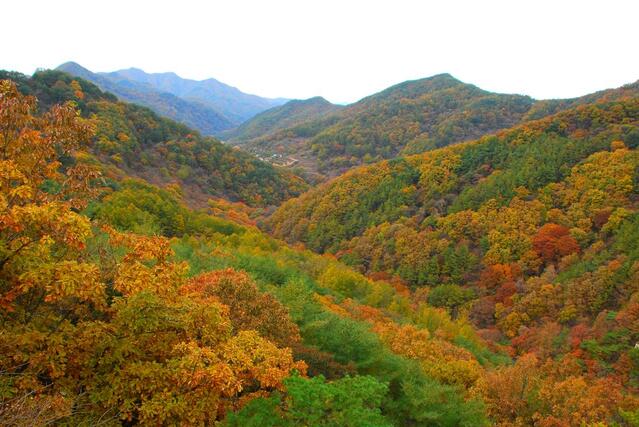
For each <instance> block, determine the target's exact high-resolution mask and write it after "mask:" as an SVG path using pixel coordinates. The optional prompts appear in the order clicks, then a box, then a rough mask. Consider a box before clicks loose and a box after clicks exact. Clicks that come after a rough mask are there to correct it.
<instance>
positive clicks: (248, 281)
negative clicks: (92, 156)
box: [0, 75, 626, 426]
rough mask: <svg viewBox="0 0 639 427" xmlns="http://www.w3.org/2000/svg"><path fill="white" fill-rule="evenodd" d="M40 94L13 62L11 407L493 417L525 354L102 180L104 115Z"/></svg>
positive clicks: (2, 136) (258, 417) (385, 419)
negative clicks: (496, 395) (95, 149)
mask: <svg viewBox="0 0 639 427" xmlns="http://www.w3.org/2000/svg"><path fill="white" fill-rule="evenodd" d="M16 77H19V76H16ZM59 77H60V76H59V75H58V78H59ZM38 81H39V80H38V79H37V78H36V79H34V82H38ZM79 84H80V83H78V85H79ZM58 86H60V85H58ZM88 88H90V87H88ZM87 92H88V91H87ZM42 93H43V94H44V93H46V92H42ZM98 94H99V93H98ZM49 101H51V99H49ZM35 102H36V101H35V99H34V98H32V97H25V96H24V95H22V94H20V92H19V91H18V90H17V88H16V87H15V86H14V84H13V83H12V82H10V81H8V80H3V81H0V111H2V114H1V115H0V144H1V145H2V147H4V148H3V150H2V155H1V157H0V164H2V169H3V173H2V177H0V185H1V188H2V192H1V193H0V201H1V202H2V203H0V209H1V211H2V212H0V224H1V228H0V236H1V239H2V250H1V252H0V256H1V257H2V259H1V262H0V316H1V317H0V318H1V328H0V338H2V339H0V424H2V425H44V424H52V423H55V424H63V425H97V424H107V425H114V424H120V423H122V424H125V425H131V424H142V425H160V424H166V425H173V424H183V423H185V422H187V421H188V422H189V423H193V424H213V423H215V422H222V425H238V426H239V425H241V426H246V425H260V426H267V425H272V426H281V425H330V426H338V425H340V426H349V425H352V426H370V425H376V426H383V425H416V424H429V425H467V426H470V425H485V424H487V423H488V419H489V418H488V417H489V416H490V411H491V410H490V408H491V407H492V406H491V403H490V401H489V399H490V397H489V396H490V394H489V393H490V390H491V387H490V386H488V385H487V384H488V383H487V382H486V380H485V375H487V372H488V371H487V369H491V372H493V374H492V375H497V376H501V375H504V374H502V373H501V371H500V370H494V369H496V368H497V367H498V366H501V365H502V364H504V363H505V362H506V361H507V357H505V356H504V355H500V354H497V353H495V352H494V351H493V350H490V349H489V348H488V347H487V345H486V344H485V342H484V341H483V340H482V339H481V338H479V337H478V336H477V335H476V334H475V333H474V332H473V331H472V329H471V328H470V327H469V325H468V324H467V323H466V322H465V321H464V320H462V319H458V320H452V319H451V318H450V317H449V315H448V314H447V313H446V311H445V310H442V309H437V308H432V307H429V306H428V305H426V304H425V303H424V302H412V300H411V295H410V292H409V290H408V289H407V288H405V287H404V286H402V285H401V284H398V283H392V282H386V281H373V280H370V279H367V278H365V277H364V276H362V275H360V274H358V273H356V272H354V271H352V270H350V269H348V268H347V267H345V266H344V265H342V264H340V263H339V262H337V261H336V260H334V259H331V258H326V257H321V256H318V255H314V254H312V253H310V252H308V251H302V250H298V249H292V248H289V247H287V246H285V245H283V244H282V243H280V242H277V241H275V240H273V239H272V238H269V237H267V236H265V235H264V234H262V233H261V232H259V231H258V230H257V229H256V228H254V227H251V226H241V225H238V224H237V223H232V222H228V221H225V220H223V219H220V218H216V217H214V216H211V215H210V214H209V213H207V212H206V211H193V210H189V209H188V208H186V207H185V206H184V205H183V204H182V202H181V201H180V199H179V196H177V195H176V194H177V193H176V191H174V189H160V188H158V187H154V186H152V185H150V184H148V183H145V182H143V181H141V180H132V179H124V180H120V181H112V182H110V183H109V185H108V186H104V180H103V179H101V177H100V170H99V167H97V166H99V165H96V164H93V162H88V163H87V156H88V154H87V150H88V149H89V147H90V145H91V143H92V141H93V140H94V138H93V135H94V132H95V127H94V125H93V123H92V122H91V119H89V118H84V117H82V116H81V115H80V114H79V111H77V110H75V106H74V104H73V103H67V104H64V105H53V106H51V107H50V108H48V109H47V108H44V105H46V104H44V105H42V104H41V108H40V112H41V114H35V112H36V104H35ZM414 345H417V346H418V348H419V351H418V352H415V351H414V350H413V349H412V348H413V347H414ZM499 369H502V368H499ZM615 405H616V406H615V409H614V410H615V411H616V407H617V406H620V405H621V406H623V407H625V406H626V404H625V403H624V402H618V403H616V404H615Z"/></svg>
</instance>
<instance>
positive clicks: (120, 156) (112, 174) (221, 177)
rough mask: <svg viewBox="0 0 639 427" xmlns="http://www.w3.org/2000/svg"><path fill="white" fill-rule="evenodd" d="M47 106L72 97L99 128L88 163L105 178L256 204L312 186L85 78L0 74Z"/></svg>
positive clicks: (193, 197)
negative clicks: (177, 186) (134, 179)
mask: <svg viewBox="0 0 639 427" xmlns="http://www.w3.org/2000/svg"><path fill="white" fill-rule="evenodd" d="M2 77H9V78H11V79H13V80H14V81H16V83H17V85H18V87H19V89H20V90H21V91H22V92H24V93H25V94H29V95H35V96H36V97H37V98H38V99H39V100H40V103H41V109H44V110H46V109H47V108H49V107H50V106H52V105H54V104H56V103H59V102H63V101H73V102H74V103H75V104H76V105H77V107H78V109H79V111H80V112H81V114H82V116H83V117H85V118H89V119H91V120H92V122H93V123H94V126H95V128H96V132H95V136H94V138H93V139H94V144H93V145H92V147H91V149H90V150H88V151H87V152H86V156H88V158H87V159H85V161H87V162H100V163H101V167H102V168H103V169H104V172H105V176H107V177H109V178H122V177H125V176H137V177H141V178H144V179H146V180H148V181H150V182H153V183H157V184H163V185H166V184H180V185H181V187H182V191H184V193H185V194H186V195H187V198H188V199H189V201H191V202H192V203H193V204H196V205H197V204H206V200H207V199H208V198H209V197H225V198H228V199H230V200H233V201H242V202H244V203H247V204H249V205H252V206H267V205H276V204H279V203H280V202H281V201H283V200H285V199H287V198H289V197H291V196H294V195H299V194H300V193H301V192H302V191H303V190H305V189H306V188H307V185H306V183H305V182H304V181H303V180H302V179H301V178H299V177H297V176H295V175H293V174H292V173H290V172H288V171H286V170H283V169H280V168H276V167H273V166H271V165H269V164H267V163H264V162H261V161H259V160H257V159H256V158H255V157H254V156H252V155H249V154H246V153H244V152H241V151H238V150H235V149H232V148H230V147H228V146H226V145H224V144H222V143H221V142H220V141H218V140H216V139H215V138H213V137H206V136H201V135H200V134H199V133H198V132H196V131H194V130H192V129H189V128H188V127H186V126H184V125H182V124H179V123H176V122H174V121H172V120H169V119H165V118H162V117H160V116H158V115H157V114H155V113H153V112H152V111H151V110H149V109H147V108H145V107H140V106H138V105H135V104H128V103H125V102H119V101H117V99H116V98H115V97H114V96H113V95H112V94H110V93H107V92H102V91H101V90H100V89H98V88H97V87H96V86H94V85H93V84H92V83H90V82H87V81H86V80H83V79H79V78H74V77H72V76H70V75H69V74H66V73H63V72H60V71H41V72H37V73H35V74H34V75H33V77H26V76H23V75H20V74H16V73H7V72H1V71H0V78H2Z"/></svg>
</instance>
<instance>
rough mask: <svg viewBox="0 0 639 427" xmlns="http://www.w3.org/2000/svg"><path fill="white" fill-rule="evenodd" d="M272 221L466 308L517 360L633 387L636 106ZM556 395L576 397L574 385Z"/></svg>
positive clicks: (460, 153) (433, 159)
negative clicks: (583, 371) (584, 372)
mask: <svg viewBox="0 0 639 427" xmlns="http://www.w3.org/2000/svg"><path fill="white" fill-rule="evenodd" d="M268 225H269V226H270V227H271V229H272V231H273V233H274V234H275V236H277V237H280V238H286V239H288V240H289V241H291V242H293V241H297V242H303V243H305V244H306V245H307V247H309V248H312V249H314V250H318V251H323V250H325V251H329V252H333V253H335V255H336V256H337V258H338V259H340V260H342V261H343V262H346V263H347V264H350V265H351V266H353V267H355V268H357V269H359V271H360V272H363V273H367V274H372V275H375V276H376V277H393V276H395V277H397V278H400V279H401V280H403V281H405V282H406V283H408V284H410V285H411V286H412V287H413V288H414V289H416V291H417V290H419V289H422V290H423V294H424V295H425V298H426V299H427V300H428V301H429V303H431V304H433V305H435V306H439V307H446V308H447V309H448V310H449V311H450V312H451V313H453V314H454V313H457V312H458V311H459V310H462V312H463V310H464V308H466V309H468V311H467V312H466V314H467V315H468V316H469V318H470V319H471V321H472V322H473V323H474V325H475V326H476V327H477V328H481V334H482V335H483V336H485V337H490V339H493V340H495V341H498V342H502V343H508V344H509V346H510V351H511V354H513V355H516V356H518V357H521V358H520V359H519V362H518V363H523V360H524V357H529V356H530V355H534V358H533V359H532V360H547V361H548V363H550V364H551V365H552V363H553V362H550V361H551V360H554V361H558V363H560V364H562V365H563V366H564V368H565V369H567V370H568V371H572V370H573V369H574V370H575V372H579V371H580V370H581V369H582V368H578V366H581V367H586V366H587V367H588V368H587V370H588V371H589V372H590V373H591V374H592V375H594V376H596V377H598V378H600V381H601V386H602V387H603V388H606V387H607V386H606V385H605V384H615V383H616V384H625V385H624V387H627V391H628V392H629V393H631V394H633V393H636V390H637V384H638V382H637V381H638V380H639V363H637V360H639V359H637V354H638V351H637V349H636V347H635V343H636V342H637V341H638V340H639V323H638V322H637V320H638V317H637V313H639V311H638V310H637V308H638V307H639V306H638V301H639V288H638V287H637V283H639V282H637V280H638V279H639V276H638V271H639V247H638V246H637V242H639V236H638V235H637V232H638V230H639V98H632V99H628V100H623V101H615V102H600V103H595V104H590V105H583V106H579V107H576V108H574V109H571V110H567V111H565V112H562V113H559V114H556V115H554V116H551V117H548V118H544V119H541V120H538V121H532V122H528V123H526V124H523V125H520V126H517V127H515V128H513V129H509V130H506V131H502V132H499V133H498V134H497V135H495V136H486V137H483V138H481V139H479V140H477V141H473V142H467V143H462V144H457V145H453V146H450V147H446V148H442V149H438V150H434V151H430V152H427V153H424V154H420V155H415V156H408V157H403V158H398V159H394V160H389V161H384V162H380V163H376V164H374V165H370V166H366V167H360V168H356V169H354V170H351V171H349V172H347V173H346V174H345V175H343V176H341V177H339V178H336V179H334V180H333V181H330V182H328V183H326V184H324V185H322V186H320V187H318V188H315V189H313V190H311V191H309V192H308V193H305V194H304V195H302V196H301V197H300V198H298V199H293V200H290V201H288V202H286V203H284V205H282V206H281V207H280V208H279V210H278V211H276V212H275V213H274V214H273V216H272V217H271V219H270V220H269V222H268ZM526 355H527V356H526ZM533 363H536V362H533ZM551 369H559V367H556V368H551ZM561 369H563V368H561ZM513 374H514V372H513ZM617 381H619V382H617ZM569 382H570V381H569ZM569 382H567V383H564V386H566V387H569V388H570V387H572V386H569V385H568V384H569ZM573 386H576V383H574V384H573ZM576 387H577V388H578V386H576ZM577 388H575V389H574V390H576V389H577ZM547 392H548V393H550V394H554V395H555V396H556V399H557V402H564V401H565V399H566V393H567V391H566V389H565V388H563V387H560V389H557V390H556V391H551V390H547ZM569 393H572V392H569ZM581 396H582V397H580V398H579V401H580V402H586V401H587V400H588V398H587V397H586V395H581ZM521 411H524V412H525V409H523V408H521ZM519 417H520V412H519V410H518V411H515V412H514V413H513V418H512V422H513V423H514V424H515V425H516V424H517V423H516V422H515V419H518V418H519ZM575 423H576V424H575ZM575 423H573V422H572V421H571V422H569V421H566V422H565V424H566V425H578V424H579V422H578V421H575ZM532 424H534V423H532V422H530V421H528V422H524V423H523V424H522V425H532Z"/></svg>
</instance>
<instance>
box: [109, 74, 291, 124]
mask: <svg viewBox="0 0 639 427" xmlns="http://www.w3.org/2000/svg"><path fill="white" fill-rule="evenodd" d="M100 74H101V75H102V76H105V77H108V78H110V79H112V80H114V81H133V82H137V83H143V84H146V85H148V86H150V87H153V88H154V89H156V90H158V91H161V92H167V93H171V94H173V95H175V96H178V97H180V98H182V99H185V100H188V101H194V102H197V103H200V104H203V105H206V106H208V107H210V108H213V109H214V110H216V111H218V112H220V113H221V114H222V115H223V116H224V117H226V118H227V119H228V120H230V121H231V122H232V123H233V124H235V125H238V124H240V123H242V122H244V121H246V120H248V119H250V118H251V117H253V116H255V115H256V114H258V113H260V112H262V111H264V110H267V109H269V108H272V107H275V106H278V105H281V104H284V103H285V102H286V101H287V100H286V99H281V98H278V99H270V98H262V97H259V96H256V95H249V94H246V93H244V92H242V91H240V90H239V89H237V88H234V87H232V86H229V85H226V84H224V83H222V82H220V81H218V80H215V79H206V80H201V81H197V80H190V79H183V78H181V77H179V76H178V75H177V74H175V73H145V72H144V71H142V70H140V69H137V68H129V69H126V70H119V71H114V72H111V73H100Z"/></svg>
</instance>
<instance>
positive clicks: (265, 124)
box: [221, 96, 342, 143]
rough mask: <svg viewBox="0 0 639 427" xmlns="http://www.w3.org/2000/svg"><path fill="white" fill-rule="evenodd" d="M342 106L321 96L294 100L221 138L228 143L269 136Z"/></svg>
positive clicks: (334, 110)
mask: <svg viewBox="0 0 639 427" xmlns="http://www.w3.org/2000/svg"><path fill="white" fill-rule="evenodd" d="M340 109H342V106H340V105H335V104H331V103H330V102H328V101H327V100H325V99H324V98H322V97H321V96H316V97H314V98H309V99H304V100H298V99H294V100H292V101H289V102H287V103H286V104H284V105H281V106H279V107H273V108H271V109H269V110H266V111H264V112H262V113H260V114H258V115H256V116H255V117H253V118H252V119H250V120H248V121H247V122H245V123H242V124H241V125H240V126H238V127H237V128H235V129H231V130H229V131H227V132H224V133H223V134H222V135H221V137H222V138H224V139H225V140H226V141H228V142H229V143H233V142H234V141H243V140H248V139H253V138H257V137H264V136H267V135H270V134H272V133H274V132H276V131H278V130H280V129H285V128H290V127H294V126H295V125H297V124H299V123H301V122H305V121H308V120H312V119H317V118H319V117H323V116H325V115H328V114H330V113H335V112H337V111H339V110H340Z"/></svg>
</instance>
